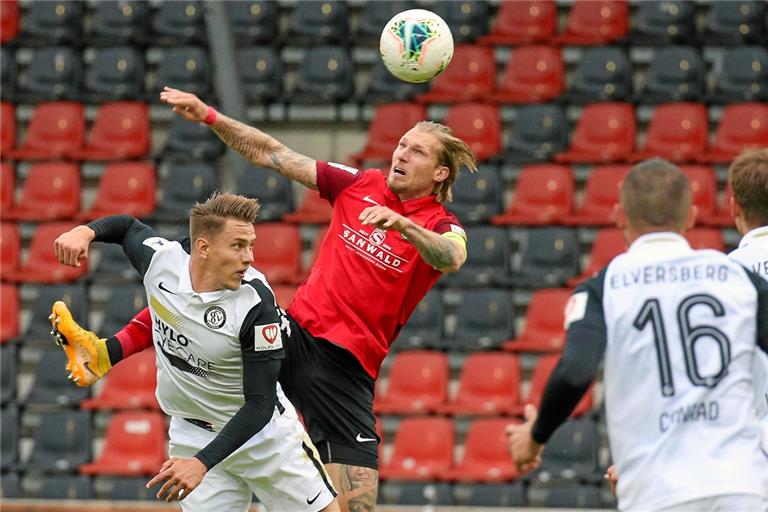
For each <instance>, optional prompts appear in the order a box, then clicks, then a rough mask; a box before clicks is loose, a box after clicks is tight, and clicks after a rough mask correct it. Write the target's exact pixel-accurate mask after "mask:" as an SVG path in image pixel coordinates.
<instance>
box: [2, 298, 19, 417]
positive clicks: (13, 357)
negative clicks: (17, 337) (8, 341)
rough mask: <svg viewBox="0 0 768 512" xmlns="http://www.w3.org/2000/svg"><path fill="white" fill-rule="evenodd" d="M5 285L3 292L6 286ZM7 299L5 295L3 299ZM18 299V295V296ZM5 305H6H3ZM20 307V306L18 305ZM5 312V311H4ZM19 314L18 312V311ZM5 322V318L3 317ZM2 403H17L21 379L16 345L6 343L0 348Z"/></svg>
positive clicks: (4, 404) (3, 404)
mask: <svg viewBox="0 0 768 512" xmlns="http://www.w3.org/2000/svg"><path fill="white" fill-rule="evenodd" d="M6 286H7V285H5V284H4V285H3V294H5V287H6ZM5 300H7V299H6V297H5V295H3V301H5ZM16 300H17V301H18V297H17V298H16ZM3 306H4V305H3ZM17 307H18V306H17ZM3 313H5V311H3ZM17 314H18V313H17ZM3 322H5V318H3ZM0 370H2V372H0V385H2V387H0V405H2V406H3V407H5V406H6V405H7V404H13V403H16V391H17V389H18V379H19V360H18V354H17V351H16V347H15V346H14V345H5V346H3V347H2V348H0Z"/></svg>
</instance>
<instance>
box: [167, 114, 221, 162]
mask: <svg viewBox="0 0 768 512" xmlns="http://www.w3.org/2000/svg"><path fill="white" fill-rule="evenodd" d="M224 149H225V144H224V142H223V141H222V140H221V139H220V138H219V137H218V136H217V135H216V134H215V133H213V132H212V131H211V129H210V128H208V127H207V126H205V125H204V124H201V123H190V122H189V121H186V120H185V119H183V118H182V117H179V116H174V118H173V119H172V120H171V127H170V129H169V130H168V142H166V144H165V147H164V148H163V150H162V157H163V158H164V159H171V160H205V161H211V160H215V159H217V158H218V157H220V156H221V154H222V153H223V152H224Z"/></svg>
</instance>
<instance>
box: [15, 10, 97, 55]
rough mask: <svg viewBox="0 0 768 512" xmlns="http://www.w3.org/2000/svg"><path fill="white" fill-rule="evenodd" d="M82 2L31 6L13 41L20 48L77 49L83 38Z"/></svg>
mask: <svg viewBox="0 0 768 512" xmlns="http://www.w3.org/2000/svg"><path fill="white" fill-rule="evenodd" d="M83 7H84V2H79V1H75V2H71V1H65V0H58V1H47V2H31V3H29V4H28V5H27V10H26V14H25V16H24V19H23V22H22V24H21V33H20V34H19V38H18V40H17V41H16V42H17V43H18V44H20V45H23V46H40V47H43V46H53V45H62V46H77V45H78V44H79V43H80V42H81V40H82V37H83V25H82V21H83V18H84V17H85V16H84V13H83V10H84V9H83Z"/></svg>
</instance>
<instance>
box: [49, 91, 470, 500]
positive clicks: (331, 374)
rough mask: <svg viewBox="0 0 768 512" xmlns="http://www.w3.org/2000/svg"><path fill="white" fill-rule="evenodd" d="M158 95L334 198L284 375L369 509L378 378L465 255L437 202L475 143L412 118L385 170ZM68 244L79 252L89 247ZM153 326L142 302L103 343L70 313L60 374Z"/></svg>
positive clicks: (458, 230) (457, 231)
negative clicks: (324, 154) (303, 149)
mask: <svg viewBox="0 0 768 512" xmlns="http://www.w3.org/2000/svg"><path fill="white" fill-rule="evenodd" d="M160 99H161V100H162V101H163V102H165V103H167V104H169V105H171V106H172V107H173V111H174V112H175V113H177V114H178V115H180V116H181V117H183V118H184V119H186V120H187V121H191V122H198V123H206V124H208V125H209V126H210V127H211V129H212V130H213V131H214V133H216V134H217V135H218V136H219V137H220V138H221V139H222V140H223V141H224V142H226V143H227V144H228V145H229V146H230V147H232V148H233V149H234V150H236V151H237V152H239V153H240V154H241V155H243V156H244V157H245V158H246V159H248V160H250V161H251V162H253V163H254V164H256V165H258V166H262V167H269V168H271V169H273V170H275V171H276V172H278V173H280V174H282V175H284V176H287V177H289V178H291V179H293V180H295V181H298V182H299V183H301V184H303V185H304V186H306V187H308V188H311V189H314V190H319V192H320V195H321V196H322V197H323V198H325V199H327V200H328V201H329V202H330V203H331V204H332V205H333V217H332V220H331V225H330V228H329V231H328V234H327V235H326V237H325V239H324V240H323V242H322V245H321V248H320V254H319V256H318V259H317V262H316V263H315V265H314V266H313V268H312V271H311V273H310V275H309V277H308V279H307V281H306V282H305V283H304V284H302V285H301V286H300V287H299V289H298V290H297V292H296V296H295V299H294V301H293V303H292V304H291V305H290V307H289V308H288V319H289V320H288V321H289V322H290V325H289V327H290V330H291V335H290V340H289V341H288V342H287V343H286V344H285V346H286V359H285V360H284V362H283V367H282V371H281V374H280V383H281V385H282V386H283V389H284V391H285V393H286V395H287V396H288V397H289V398H290V399H291V401H292V402H293V403H294V405H295V406H296V407H297V408H298V409H299V411H300V412H301V414H302V416H303V418H304V421H305V424H306V427H307V430H308V431H309V435H310V437H311V439H312V441H313V442H314V443H315V445H316V446H317V448H318V451H319V452H320V455H321V458H322V460H323V462H324V463H325V465H326V468H327V469H328V472H329V473H330V475H331V477H332V479H333V482H334V485H335V486H336V489H337V491H338V492H339V502H340V504H341V506H342V508H346V509H348V510H355V511H358V510H359V511H364V510H373V509H374V507H375V503H376V493H377V468H378V455H377V452H378V443H379V438H378V436H377V434H376V426H375V418H374V415H373V392H374V383H375V379H376V377H377V375H378V372H379V368H380V366H381V362H382V360H383V359H384V357H385V356H386V355H387V353H388V351H389V346H390V345H391V344H392V342H393V341H394V340H395V339H396V338H397V336H398V334H399V332H400V329H401V328H402V327H403V325H404V324H405V323H406V321H407V320H408V318H409V316H410V315H411V313H412V312H413V310H414V308H415V307H416V305H417V304H418V303H419V301H421V299H422V298H423V297H424V295H425V294H426V293H427V292H428V291H429V289H430V288H431V287H432V286H433V285H434V284H435V282H436V281H437V279H438V278H439V277H440V275H441V274H442V273H443V272H455V271H456V270H458V269H459V268H460V267H461V266H462V264H463V263H464V261H465V260H466V257H467V255H466V234H465V232H464V229H463V228H462V226H461V224H460V223H459V221H458V220H457V219H456V217H454V216H453V214H451V213H449V212H448V211H447V210H446V209H445V207H444V206H443V203H444V202H446V201H450V200H451V186H452V185H453V183H454V181H455V180H456V177H457V175H458V172H459V169H460V168H461V167H462V166H464V167H467V168H469V169H470V170H471V171H475V170H476V162H475V158H474V155H473V154H472V151H471V149H470V148H469V147H468V146H467V144H466V143H464V142H463V141H462V140H461V139H459V138H457V137H455V136H453V135H452V134H451V132H450V130H449V129H448V128H447V127H445V126H443V125H441V124H438V123H433V122H426V121H425V122H420V123H418V124H416V126H414V128H412V129H411V130H409V131H408V132H406V133H405V134H404V135H403V136H402V137H401V139H400V141H399V143H398V145H397V147H396V148H395V150H394V152H393V154H392V164H391V167H390V169H389V173H388V175H386V176H385V173H384V172H382V171H381V170H378V169H369V170H358V169H354V168H350V167H347V166H344V165H340V164H334V163H327V162H321V161H316V160H313V159H311V158H309V157H306V156H304V155H301V154H299V153H296V152H294V151H292V150H291V149H289V148H287V147H286V146H285V145H283V144H282V143H280V142H278V141H277V140H275V139H274V138H272V137H271V136H269V135H267V134H266V133H263V132H261V131H259V130H257V129H256V128H253V127H250V126H247V125H245V124H243V123H241V122H239V121H236V120H234V119H232V118H230V117H227V116H225V115H222V114H220V113H218V112H216V111H215V110H213V109H212V108H211V107H209V106H207V105H206V104H205V103H203V102H202V101H201V100H200V99H198V98H197V97H196V96H195V95H193V94H189V93H186V92H183V91H179V90H176V89H171V88H167V87H166V88H165V89H164V90H163V92H162V93H161V94H160ZM67 243H68V250H69V251H74V252H76V253H78V254H81V255H82V257H87V250H86V248H87V243H85V242H84V241H83V242H81V241H77V240H68V241H67ZM81 246H82V247H81ZM151 326H152V323H151V319H150V317H149V313H148V312H147V310H145V311H143V312H141V313H139V314H138V315H137V317H136V318H135V319H134V321H132V322H131V323H130V324H129V325H128V326H126V328H125V329H123V331H121V332H120V333H118V334H117V335H116V336H113V337H111V338H109V339H106V340H105V339H98V337H96V335H95V334H93V333H90V332H89V331H85V330H83V329H82V328H80V327H79V326H78V325H77V324H76V323H74V321H72V322H71V323H70V324H67V325H60V326H59V330H60V331H62V332H63V333H64V335H65V336H67V338H68V339H69V340H70V345H71V346H70V347H66V348H68V351H67V354H68V359H69V364H68V365H67V368H68V370H69V371H70V372H72V375H73V378H74V379H76V381H77V383H78V384H80V385H89V384H90V383H92V382H94V381H95V380H97V379H98V378H99V377H101V376H102V375H104V374H105V373H106V371H108V369H109V367H110V366H111V365H112V364H116V363H117V362H118V361H120V360H121V359H122V358H125V357H128V356H129V355H131V354H132V353H135V352H137V351H139V350H142V349H143V348H146V347H147V346H149V345H150V344H151V339H152V336H151V329H152V327H151ZM107 357H108V360H105V359H107ZM84 363H88V364H87V365H86V364H84ZM93 369H95V371H93Z"/></svg>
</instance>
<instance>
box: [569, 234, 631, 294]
mask: <svg viewBox="0 0 768 512" xmlns="http://www.w3.org/2000/svg"><path fill="white" fill-rule="evenodd" d="M626 250H627V241H626V239H625V238H624V232H623V231H622V230H620V229H617V228H603V229H601V230H600V231H598V232H597V236H595V240H594V242H593V243H592V249H591V250H590V251H589V263H587V267H586V268H585V269H584V271H583V272H582V273H581V275H580V276H577V277H574V278H573V279H571V280H570V281H568V285H569V286H576V285H577V284H579V283H580V282H582V281H584V280H585V279H589V278H590V277H592V276H593V275H594V274H595V273H596V272H598V271H600V269H602V268H603V267H604V266H606V265H607V264H608V263H610V262H611V260H612V259H613V258H615V257H616V256H618V255H619V254H621V253H623V252H624V251H626Z"/></svg>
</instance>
